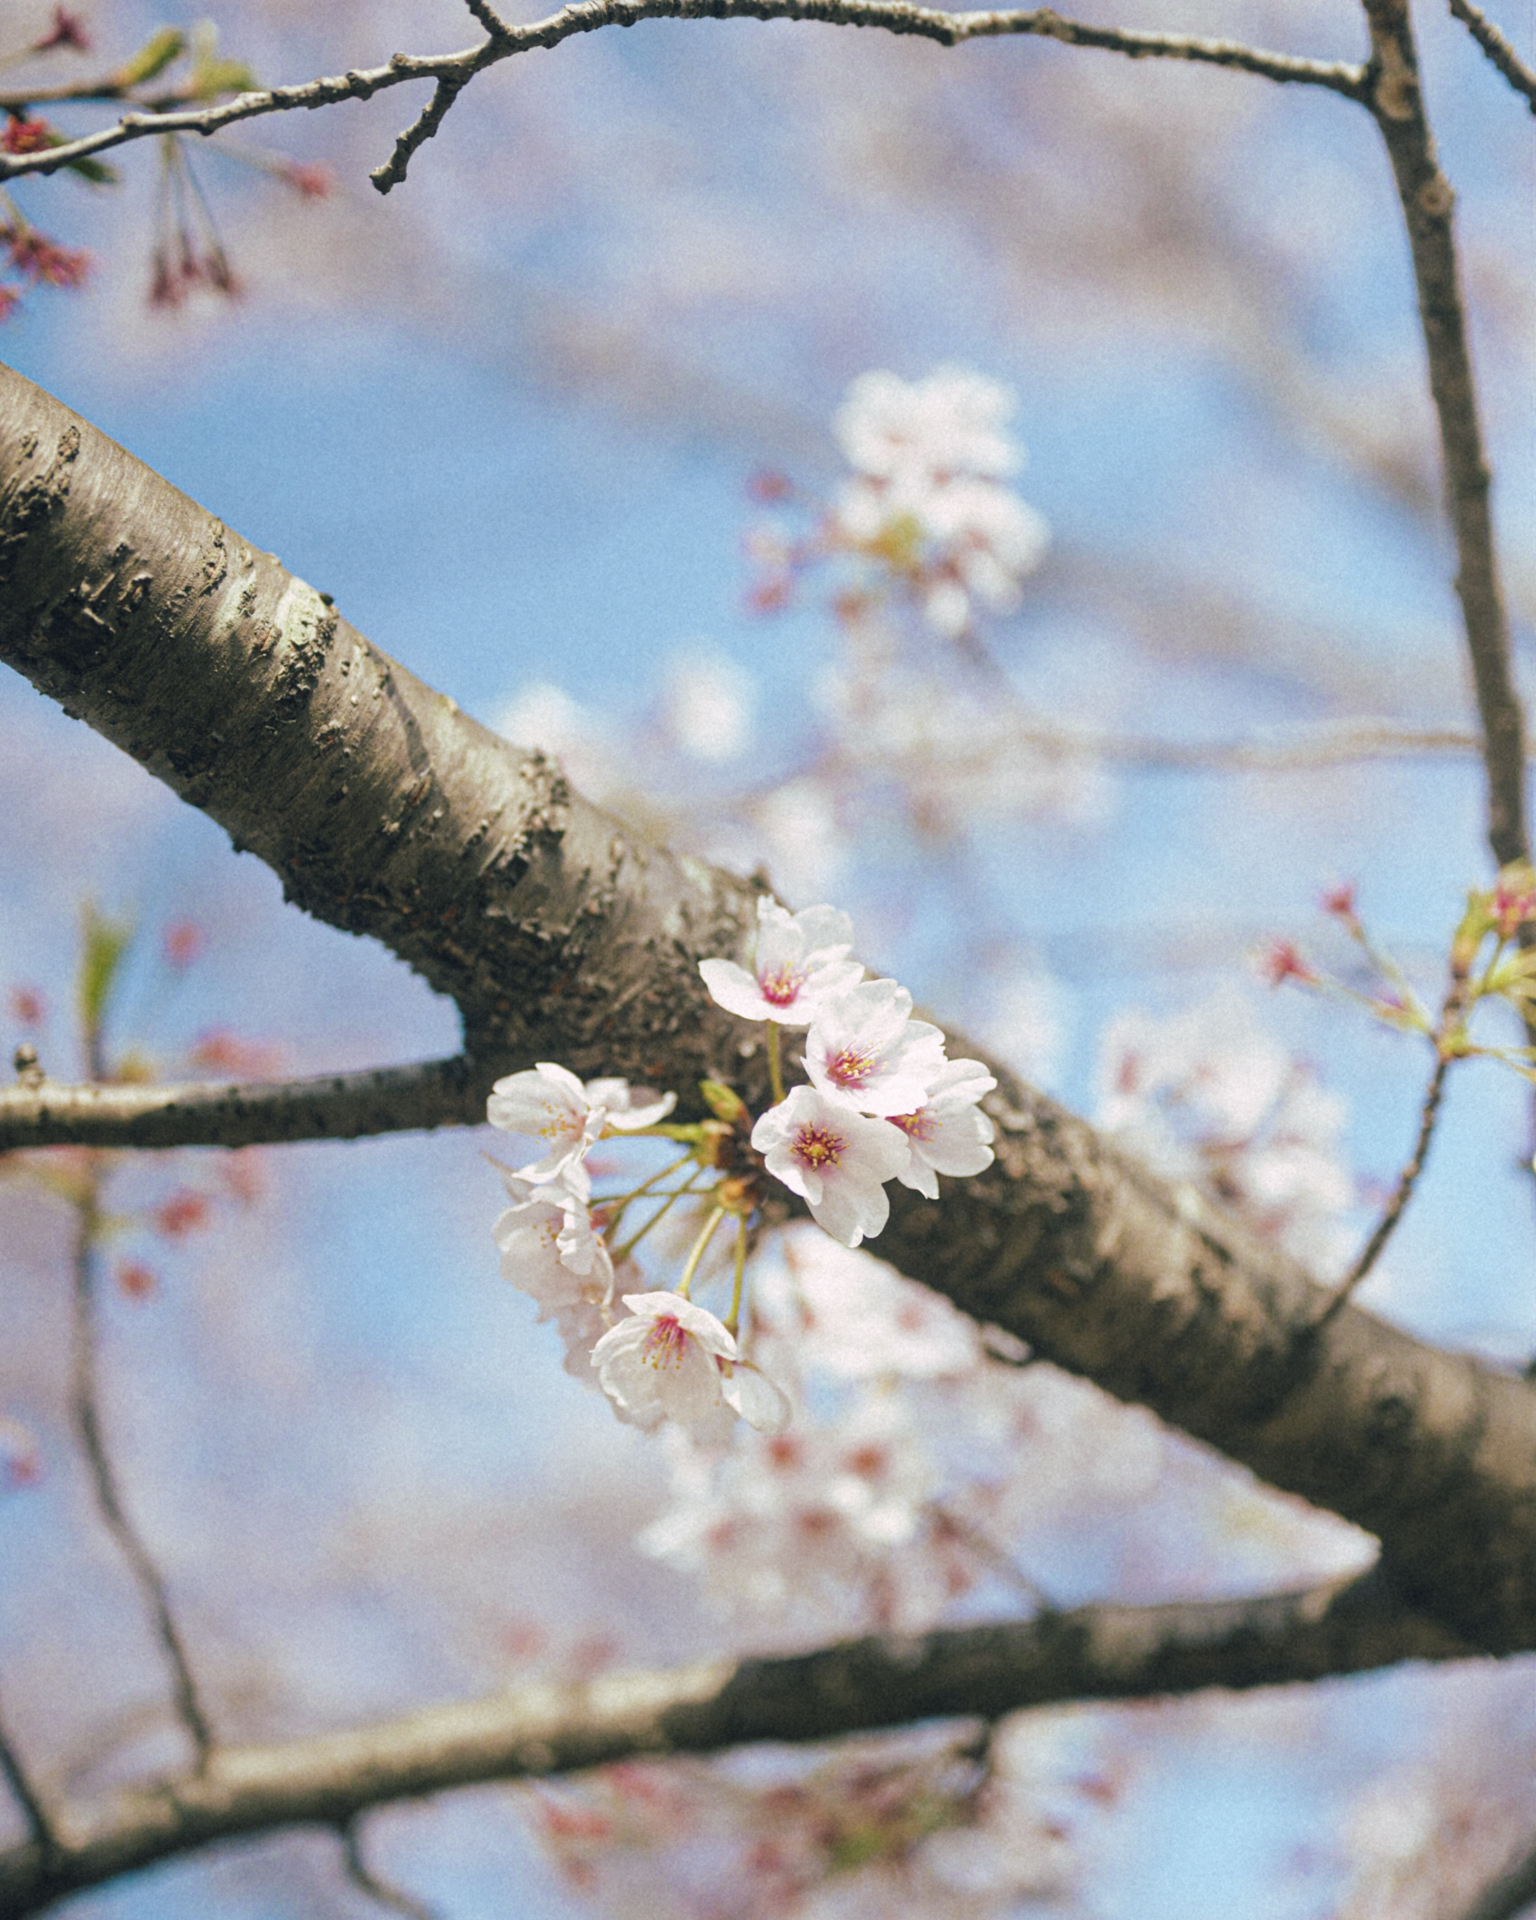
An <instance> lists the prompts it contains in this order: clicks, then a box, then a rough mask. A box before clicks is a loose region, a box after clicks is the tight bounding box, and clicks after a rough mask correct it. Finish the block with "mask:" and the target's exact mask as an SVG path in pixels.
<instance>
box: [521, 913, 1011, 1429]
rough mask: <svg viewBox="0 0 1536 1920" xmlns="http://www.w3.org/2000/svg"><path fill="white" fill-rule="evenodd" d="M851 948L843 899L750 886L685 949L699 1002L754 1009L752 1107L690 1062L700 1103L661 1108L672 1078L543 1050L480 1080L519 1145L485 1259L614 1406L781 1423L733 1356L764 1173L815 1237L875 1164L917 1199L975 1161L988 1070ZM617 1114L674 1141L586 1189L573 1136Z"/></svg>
mask: <svg viewBox="0 0 1536 1920" xmlns="http://www.w3.org/2000/svg"><path fill="white" fill-rule="evenodd" d="M852 949H853V928H852V925H851V923H850V921H849V919H848V916H847V914H845V913H840V912H839V911H837V909H836V908H834V907H830V906H821V907H808V908H806V909H805V911H803V912H801V913H790V912H788V911H787V910H786V909H785V908H783V907H781V906H779V905H778V904H777V902H776V901H773V900H770V899H768V898H766V897H764V898H762V899H760V900H759V902H758V908H757V929H756V937H755V940H754V943H753V949H752V954H751V961H750V965H746V966H744V965H742V964H740V963H739V962H738V961H735V960H729V959H726V958H724V957H715V958H711V959H707V960H703V961H701V962H700V963H699V972H700V974H701V976H702V977H703V980H704V984H705V986H706V987H707V988H708V989H709V993H710V997H711V998H712V999H713V1000H714V1001H715V1003H716V1004H717V1005H718V1006H721V1007H723V1008H725V1010H726V1011H727V1012H729V1013H733V1014H735V1015H736V1016H737V1017H738V1018H740V1019H744V1020H751V1021H754V1022H757V1023H760V1024H761V1025H763V1026H764V1027H765V1028H766V1038H767V1052H768V1061H769V1068H770V1077H771V1080H772V1085H773V1095H774V1098H773V1103H772V1104H771V1105H770V1106H769V1107H768V1109H767V1110H766V1111H765V1112H763V1113H760V1114H758V1115H755V1116H754V1115H753V1113H752V1112H751V1111H750V1110H749V1108H748V1107H747V1105H746V1103H745V1101H744V1100H742V1098H741V1097H740V1095H739V1094H738V1093H737V1092H736V1091H735V1089H734V1088H731V1087H729V1086H726V1085H725V1084H724V1083H723V1082H720V1081H705V1082H704V1083H703V1084H702V1088H701V1092H702V1097H703V1101H704V1104H705V1106H706V1107H707V1108H708V1109H709V1112H710V1115H711V1118H709V1119H706V1120H700V1121H696V1122H685V1123H679V1122H671V1121H669V1118H668V1116H669V1115H670V1114H671V1113H672V1110H673V1108H674V1107H675V1106H676V1104H677V1096H676V1095H675V1094H673V1093H653V1092H650V1091H648V1090H645V1089H639V1088H631V1087H630V1085H629V1083H628V1082H627V1081H626V1080H621V1079H615V1078H604V1079H596V1080H589V1081H585V1082H583V1081H582V1080H580V1079H579V1078H578V1077H577V1076H576V1075H575V1074H574V1073H572V1072H571V1070H570V1069H569V1068H568V1067H563V1066H560V1065H558V1064H556V1063H555V1062H553V1061H547V1060H546V1061H541V1062H539V1064H538V1065H537V1066H535V1067H533V1068H530V1069H528V1070H526V1071H525V1072H522V1073H514V1074H510V1075H508V1076H507V1077H506V1078H505V1079H502V1080H498V1081H497V1082H496V1084H495V1087H494V1088H493V1089H492V1092H491V1096H490V1100H489V1102H488V1105H487V1118H488V1119H489V1120H490V1122H491V1124H492V1125H493V1126H496V1127H500V1128H502V1129H503V1130H504V1131H505V1132H508V1133H515V1134H521V1135H523V1136H524V1137H525V1138H527V1139H529V1140H531V1141H533V1142H534V1143H535V1145H536V1148H537V1153H536V1157H535V1158H533V1159H531V1160H529V1161H528V1162H527V1163H526V1164H524V1165H522V1166H518V1167H513V1168H504V1169H503V1176H504V1178H505V1181H506V1187H507V1196H508V1199H509V1200H510V1201H511V1203H512V1204H511V1205H510V1206H509V1207H508V1208H507V1209H506V1211H505V1212H503V1213H502V1214H501V1215H500V1216H499V1217H498V1219H497V1221H496V1223H495V1229H494V1232H495V1238H496V1244H497V1246H498V1247H499V1248H500V1250H501V1267H502V1273H503V1274H504V1275H505V1277H506V1278H507V1279H508V1280H510V1281H511V1282H512V1284H513V1285H514V1286H517V1287H519V1288H521V1290H522V1291H523V1292H524V1293H527V1294H529V1295H530V1296H531V1297H532V1298H533V1299H534V1300H536V1301H537V1302H538V1305H539V1317H540V1319H541V1320H544V1319H553V1320H554V1322H555V1323H556V1326H557V1327H558V1329H559V1331H560V1333H561V1336H562V1337H563V1338H564V1339H565V1341H566V1343H567V1348H568V1354H569V1358H568V1362H567V1364H568V1366H570V1367H571V1369H572V1370H573V1371H575V1372H577V1373H578V1374H581V1373H583V1372H586V1373H587V1374H588V1377H590V1375H591V1374H592V1373H595V1374H596V1384H598V1385H599V1386H600V1387H601V1388H602V1390H603V1391H604V1392H605V1393H606V1394H607V1395H608V1397H609V1399H610V1400H611V1401H612V1402H613V1405H614V1408H615V1411H616V1412H617V1413H618V1414H619V1416H620V1418H621V1419H625V1420H629V1421H632V1422H633V1423H635V1424H636V1425H639V1426H642V1427H646V1428H652V1427H655V1426H658V1425H659V1424H661V1423H662V1422H663V1421H666V1420H671V1421H674V1422H676V1423H678V1424H679V1425H681V1426H684V1427H690V1428H699V1427H706V1426H709V1425H710V1424H711V1423H712V1422H714V1421H715V1420H716V1418H717V1416H718V1417H720V1418H722V1419H723V1418H725V1417H726V1416H728V1415H730V1414H734V1415H736V1416H737V1417H739V1418H741V1419H743V1420H745V1421H746V1422H747V1423H748V1424H749V1425H750V1426H753V1427H756V1428H758V1429H759V1430H760V1431H761V1432H764V1433H768V1434H773V1433H778V1432H780V1431H781V1430H782V1429H783V1428H784V1426H785V1425H786V1424H787V1423H788V1420H789V1416H790V1406H789V1401H788V1399H787V1397H786V1395H785V1394H784V1392H783V1391H782V1389H781V1388H780V1387H778V1386H777V1385H776V1384H775V1383H774V1382H773V1381H772V1380H771V1379H769V1378H768V1377H767V1375H766V1374H764V1373H763V1372H762V1370H761V1369H760V1368H758V1367H756V1366H755V1365H754V1364H753V1363H752V1361H751V1360H750V1359H749V1358H748V1357H747V1356H746V1354H745V1352H744V1351H743V1347H742V1335H741V1322H742V1316H743V1312H744V1309H745V1307H746V1304H747V1273H746V1268H747V1262H748V1256H749V1254H750V1252H751V1249H752V1245H753V1233H754V1230H755V1228H756V1227H757V1226H758V1224H759V1223H760V1221H761V1218H762V1212H763V1202H764V1200H765V1199H766V1197H767V1194H768V1191H769V1188H768V1184H767V1183H768V1181H769V1180H770V1178H771V1179H774V1180H777V1181H778V1182H779V1183H780V1184H781V1185H782V1186H784V1187H787V1188H788V1189H789V1190H790V1191H791V1192H792V1193H795V1194H798V1195H799V1196H800V1197H801V1198H802V1199H803V1200H804V1201H805V1202H806V1204H807V1206H808V1207H809V1209H810V1214H811V1218H812V1219H813V1220H814V1221H815V1222H816V1223H817V1225H818V1226H820V1227H821V1228H822V1229H823V1230H824V1231H825V1232H826V1233H828V1234H829V1235H831V1236H832V1238H833V1239H835V1240H837V1241H838V1242H840V1243H841V1244H842V1245H843V1246H845V1247H857V1246H858V1245H859V1244H860V1242H861V1241H863V1240H865V1239H870V1238H872V1237H873V1236H874V1235H876V1234H878V1233H879V1232H880V1231H881V1229H882V1228H883V1227H884V1226H885V1223H886V1221H887V1219H888V1218H889V1216H890V1199H889V1196H888V1195H887V1193H886V1185H887V1183H888V1182H889V1181H891V1180H899V1181H901V1182H902V1183H903V1184H904V1185H906V1186H908V1187H911V1188H913V1189H915V1190H916V1191H917V1192H919V1193H922V1194H926V1195H927V1196H928V1197H929V1198H931V1199H936V1198H937V1197H938V1178H937V1176H938V1175H939V1174H946V1175H966V1174H973V1173H980V1172H981V1171H982V1170H983V1169H984V1168H985V1167H987V1166H989V1165H990V1164H991V1161H992V1149H991V1145H990V1142H991V1139H992V1123H991V1121H990V1120H989V1119H988V1118H987V1117H986V1115H985V1114H983V1113H982V1112H981V1111H980V1109H979V1107H978V1105H977V1102H978V1101H979V1100H980V1099H981V1098H982V1096H983V1095H984V1094H986V1093H988V1092H990V1091H991V1089H992V1088H993V1087H994V1086H996V1084H997V1083H996V1081H995V1080H994V1079H993V1077H992V1076H991V1074H990V1073H988V1072H987V1070H986V1068H985V1067H983V1066H982V1065H981V1064H980V1063H979V1062H978V1061H975V1060H949V1059H947V1058H946V1057H945V1052H944V1036H943V1034H942V1033H941V1032H940V1031H939V1029H938V1028H937V1027H935V1026H931V1025H930V1024H929V1023H928V1022H927V1021H923V1020H916V1019H914V1018H913V1017H912V996H911V995H910V994H909V993H908V992H907V991H906V989H905V988H904V987H901V986H898V985H897V983H896V982H895V981H894V980H866V979H865V978H864V969H863V967H862V966H861V965H860V964H859V962H858V961H857V960H854V959H852V958H850V955H851V953H852ZM786 1027H787V1028H791V1029H796V1028H803V1029H804V1030H805V1047H804V1055H803V1065H804V1069H805V1072H806V1074H807V1076H808V1080H807V1081H806V1082H801V1083H799V1084H797V1085H795V1086H792V1087H790V1088H788V1089H787V1090H786V1088H785V1085H784V1062H783V1058H782V1053H781V1040H780V1033H781V1029H783V1028H786ZM792 1064H799V1063H792ZM622 1134H628V1135H631V1136H649V1137H652V1138H658V1139H666V1140H670V1141H672V1142H674V1143H675V1144H676V1145H677V1146H678V1147H680V1148H682V1149H683V1151H682V1152H681V1153H680V1154H679V1155H678V1157H677V1158H676V1159H674V1160H673V1161H672V1162H671V1163H670V1164H669V1165H665V1166H663V1167H661V1168H660V1169H659V1170H658V1171H657V1172H655V1173H653V1174H651V1175H650V1176H649V1177H648V1178H646V1179H643V1180H641V1181H639V1183H638V1184H637V1185H635V1186H633V1187H631V1188H630V1189H629V1190H628V1191H621V1192H616V1193H611V1194H601V1195H594V1194H593V1191H592V1180H593V1174H592V1168H591V1166H590V1165H589V1164H588V1161H589V1156H590V1154H591V1152H592V1149H593V1147H594V1146H596V1144H597V1143H598V1141H600V1140H602V1139H605V1138H610V1137H612V1136H614V1135H622ZM679 1202H681V1203H683V1204H682V1207H681V1208H680V1209H679V1211H678V1212H676V1213H674V1212H673V1210H674V1208H677V1207H678V1203H679ZM690 1211H691V1212H692V1213H694V1214H695V1215H696V1217H697V1224H696V1225H695V1227H694V1229H693V1231H692V1244H691V1250H690V1252H689V1253H688V1256H687V1259H686V1262H685V1264H684V1266H683V1269H682V1272H681V1274H680V1275H679V1278H678V1281H677V1285H676V1287H675V1289H673V1290H670V1291H668V1290H663V1289H655V1288H652V1289H646V1288H645V1287H644V1286H643V1285H639V1286H636V1285H634V1283H633V1282H632V1281H631V1285H630V1289H629V1290H626V1291H624V1292H623V1293H622V1295H621V1296H620V1297H619V1301H618V1307H619V1308H622V1309H623V1311H619V1310H618V1308H616V1306H615V1296H616V1294H618V1290H619V1286H620V1284H621V1283H622V1282H624V1281H630V1277H631V1275H634V1276H635V1277H636V1279H638V1276H639V1272H640V1269H639V1267H638V1265H637V1264H636V1261H635V1254H636V1249H637V1248H638V1246H639V1244H640V1242H641V1241H642V1240H644V1239H645V1237H646V1236H647V1235H648V1234H649V1233H650V1232H651V1230H652V1228H653V1227H654V1226H656V1225H657V1224H658V1223H659V1222H660V1221H661V1220H663V1219H664V1218H665V1217H666V1216H667V1215H668V1214H672V1216H673V1222H674V1224H677V1223H678V1222H679V1221H680V1220H683V1219H686V1217H687V1215H688V1213H689V1212H690ZM637 1218H638V1219H639V1220H640V1224H638V1225H635V1224H634V1222H635V1220H636V1219H637ZM727 1223H730V1231H729V1232H728V1233H727V1235H726V1236H725V1241H726V1242H730V1241H734V1248H733V1257H732V1260H731V1266H730V1275H731V1291H730V1303H729V1307H728V1309H727V1311H726V1313H725V1315H724V1317H723V1318H722V1317H721V1316H719V1315H717V1314H715V1313H713V1312H711V1311H709V1310H708V1309H707V1308H704V1307H702V1306H700V1305H698V1304H697V1303H696V1302H695V1301H694V1300H693V1299H692V1298H691V1297H690V1296H691V1293H692V1289H693V1286H694V1283H695V1281H696V1280H697V1281H700V1284H716V1283H717V1282H716V1281H715V1280H713V1279H705V1278H701V1276H706V1275H708V1274H709V1273H710V1269H708V1268H707V1267H706V1265H705V1261H706V1255H707V1253H708V1250H709V1248H710V1247H711V1245H712V1244H714V1243H715V1241H716V1236H717V1234H718V1233H719V1230H720V1229H721V1228H722V1227H723V1226H726V1224H727ZM722 1244H724V1242H722ZM720 1284H723V1282H720Z"/></svg>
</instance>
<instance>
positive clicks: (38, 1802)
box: [0, 1724, 58, 1853]
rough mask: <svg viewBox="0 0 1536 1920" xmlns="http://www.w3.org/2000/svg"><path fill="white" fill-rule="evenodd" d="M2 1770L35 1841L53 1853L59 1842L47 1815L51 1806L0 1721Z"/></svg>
mask: <svg viewBox="0 0 1536 1920" xmlns="http://www.w3.org/2000/svg"><path fill="white" fill-rule="evenodd" d="M0 1774H3V1775H4V1776H5V1784H6V1785H7V1786H8V1787H9V1788H10V1790H11V1793H12V1795H13V1796H14V1797H15V1800H16V1804H17V1806H19V1807H20V1808H21V1814H22V1818H23V1819H24V1820H25V1821H26V1823H27V1832H28V1833H29V1834H30V1835H31V1836H32V1840H33V1843H34V1844H35V1845H36V1846H38V1847H41V1849H42V1850H43V1852H44V1853H52V1852H53V1851H54V1849H55V1848H56V1847H57V1846H58V1838H57V1836H56V1835H55V1833H54V1831H53V1823H52V1822H51V1821H50V1820H49V1818H48V1809H47V1808H46V1807H45V1806H44V1805H43V1801H42V1796H41V1795H40V1794H39V1793H38V1791H37V1788H36V1787H35V1786H34V1785H33V1784H32V1778H31V1775H30V1774H29V1773H28V1772H27V1769H26V1766H25V1764H24V1763H23V1761H22V1758H21V1755H20V1754H19V1753H18V1752H17V1751H16V1748H15V1746H14V1745H13V1743H12V1741H11V1737H10V1735H9V1734H8V1733H7V1732H6V1730H5V1727H4V1725H3V1724H0Z"/></svg>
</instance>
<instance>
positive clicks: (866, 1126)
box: [752, 1087, 910, 1247]
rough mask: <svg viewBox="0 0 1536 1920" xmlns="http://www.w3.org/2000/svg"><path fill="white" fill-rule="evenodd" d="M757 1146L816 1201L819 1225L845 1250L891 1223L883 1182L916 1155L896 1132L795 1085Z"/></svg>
mask: <svg viewBox="0 0 1536 1920" xmlns="http://www.w3.org/2000/svg"><path fill="white" fill-rule="evenodd" d="M752 1144H753V1146H754V1147H756V1148H757V1150H758V1152H759V1153H760V1154H762V1155H763V1157H764V1159H765V1160H766V1161H767V1164H768V1171H769V1172H770V1173H771V1174H773V1175H774V1176H775V1177H776V1178H777V1179H780V1180H782V1181H783V1182H784V1184H785V1186H786V1187H788V1188H789V1190H790V1191H791V1192H792V1193H798V1194H800V1195H801V1196H802V1197H803V1198H804V1199H806V1200H807V1201H809V1203H810V1208H811V1218H812V1219H813V1220H814V1221H815V1222H816V1224H817V1225H818V1226H820V1227H823V1228H825V1229H826V1231H827V1232H828V1233H830V1234H831V1236H832V1238H833V1239H834V1240H840V1241H842V1243H843V1245H844V1246H846V1247H856V1246H857V1245H858V1244H859V1242H860V1241H861V1240H862V1239H864V1238H865V1237H866V1236H871V1237H872V1236H873V1235H875V1234H877V1233H879V1231H880V1229H881V1228H882V1227H883V1226H884V1225H885V1223H886V1221H887V1219H888V1218H889V1217H890V1210H891V1206H890V1201H889V1200H888V1199H887V1198H886V1193H885V1185H884V1183H885V1182H886V1181H887V1180H891V1179H894V1178H895V1177H896V1175H897V1174H898V1173H899V1172H900V1171H901V1169H902V1168H903V1167H904V1166H905V1165H906V1164H907V1161H908V1159H909V1158H910V1154H909V1150H908V1145H907V1140H906V1137H905V1135H903V1134H902V1133H901V1132H900V1131H899V1130H898V1129H897V1128H895V1127H893V1126H891V1125H889V1123H888V1122H886V1121H884V1120H870V1119H866V1118H865V1116H864V1115H863V1114H861V1113H856V1112H855V1111H854V1110H853V1108H852V1107H850V1106H849V1105H848V1104H847V1102H846V1101H843V1100H839V1099H835V1098H831V1097H829V1096H828V1095H827V1094H825V1093H821V1092H819V1091H818V1090H817V1089H816V1088H815V1087H795V1088H793V1089H792V1090H791V1092H790V1095H789V1098H788V1099H787V1100H783V1101H781V1102H780V1103H779V1105H778V1106H776V1107H770V1108H769V1110H768V1112H767V1113H765V1114H764V1115H763V1116H762V1117H761V1119H759V1121H758V1123H757V1125H756V1126H755V1127H754V1128H753V1129H752Z"/></svg>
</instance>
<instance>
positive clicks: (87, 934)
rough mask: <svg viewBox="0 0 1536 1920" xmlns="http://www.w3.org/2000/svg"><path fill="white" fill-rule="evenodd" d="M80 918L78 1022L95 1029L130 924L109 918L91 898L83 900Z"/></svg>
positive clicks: (125, 946)
mask: <svg viewBox="0 0 1536 1920" xmlns="http://www.w3.org/2000/svg"><path fill="white" fill-rule="evenodd" d="M80 919H81V953H80V979H79V995H80V1023H81V1025H82V1026H83V1027H84V1028H85V1031H86V1032H87V1033H97V1032H99V1031H100V1028H101V1023H102V1021H103V1019H104V1018H105V1017H106V1011H107V1002H108V1001H109V1000H110V999H111V997H112V988H113V984H114V983H115V981H116V979H117V973H118V968H119V967H120V966H121V964H122V960H123V955H124V954H125V953H126V952H127V951H128V943H129V941H130V940H132V938H133V926H132V923H131V922H130V921H127V920H114V919H112V918H110V917H109V916H108V915H107V914H104V913H103V912H101V910H100V908H98V907H97V905H96V903H95V902H94V901H93V900H87V901H86V903H85V906H84V908H83V909H82V911H81V916H80Z"/></svg>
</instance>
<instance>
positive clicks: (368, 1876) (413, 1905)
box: [336, 1818, 439, 1920]
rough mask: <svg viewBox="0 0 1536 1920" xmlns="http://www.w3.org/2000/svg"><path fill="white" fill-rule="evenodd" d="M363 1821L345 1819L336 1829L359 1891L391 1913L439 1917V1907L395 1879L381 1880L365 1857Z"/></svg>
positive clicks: (416, 1919)
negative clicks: (429, 1903)
mask: <svg viewBox="0 0 1536 1920" xmlns="http://www.w3.org/2000/svg"><path fill="white" fill-rule="evenodd" d="M359 1827H360V1821H359V1820H358V1819H356V1818H354V1819H351V1820H344V1821H342V1823H341V1825H340V1826H339V1827H338V1828H337V1829H336V1833H337V1837H338V1838H339V1839H340V1841H341V1862H342V1865H343V1867H344V1868H345V1869H346V1875H347V1878H348V1879H349V1880H350V1881H351V1882H352V1884H353V1886H354V1887H356V1888H357V1890H358V1892H359V1893H366V1894H367V1896H368V1898H369V1899H370V1900H373V1901H375V1902H377V1904H378V1905H379V1906H381V1907H386V1908H387V1909H388V1910H389V1911H390V1912H391V1913H403V1914H404V1915H405V1916H406V1920H439V1915H438V1912H437V1909H436V1908H435V1907H429V1906H428V1905H427V1903H426V1901H425V1900H418V1899H416V1897H415V1896H414V1895H413V1894H409V1893H407V1892H406V1891H405V1890H404V1888H403V1887H397V1886H395V1885H394V1883H393V1882H392V1881H389V1880H384V1879H381V1878H380V1876H379V1875H378V1874H377V1873H375V1872H374V1870H373V1868H372V1867H370V1866H369V1864H368V1862H367V1861H366V1860H365V1859H364V1858H363V1843H362V1834H361V1832H360V1831H359Z"/></svg>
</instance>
